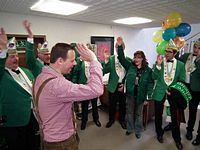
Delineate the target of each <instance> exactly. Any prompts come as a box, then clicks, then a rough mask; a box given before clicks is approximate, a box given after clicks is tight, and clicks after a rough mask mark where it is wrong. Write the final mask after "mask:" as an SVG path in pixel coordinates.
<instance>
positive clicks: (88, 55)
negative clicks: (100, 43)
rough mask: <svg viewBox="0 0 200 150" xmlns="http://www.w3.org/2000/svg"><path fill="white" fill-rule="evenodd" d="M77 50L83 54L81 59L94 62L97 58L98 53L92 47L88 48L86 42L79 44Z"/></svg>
mask: <svg viewBox="0 0 200 150" xmlns="http://www.w3.org/2000/svg"><path fill="white" fill-rule="evenodd" d="M77 50H78V52H79V54H80V56H81V59H82V60H84V61H88V62H92V61H93V60H97V57H96V55H95V54H94V52H92V51H91V50H90V49H88V48H87V46H86V45H84V44H77Z"/></svg>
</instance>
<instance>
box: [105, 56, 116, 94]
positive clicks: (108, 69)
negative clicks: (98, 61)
mask: <svg viewBox="0 0 200 150" xmlns="http://www.w3.org/2000/svg"><path fill="white" fill-rule="evenodd" d="M102 67H103V74H107V73H110V75H109V79H108V86H107V89H108V91H109V92H111V93H114V92H115V90H116V89H117V86H118V80H119V76H118V75H117V72H116V68H115V55H112V56H111V57H110V58H109V61H108V63H105V62H103V63H102Z"/></svg>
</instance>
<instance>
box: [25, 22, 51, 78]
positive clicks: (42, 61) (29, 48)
mask: <svg viewBox="0 0 200 150" xmlns="http://www.w3.org/2000/svg"><path fill="white" fill-rule="evenodd" d="M23 25H24V28H25V29H26V32H27V33H28V38H27V42H26V53H25V55H26V64H27V65H28V67H29V69H30V70H31V71H32V73H33V75H34V77H35V78H36V77H37V76H38V75H39V74H40V73H41V71H42V68H43V67H44V66H45V65H49V63H50V51H49V49H48V43H47V41H45V42H44V43H43V44H40V43H39V44H38V47H37V50H38V58H36V55H35V51H34V44H33V42H34V41H33V32H32V30H31V24H30V22H28V21H27V20H25V21H24V22H23Z"/></svg>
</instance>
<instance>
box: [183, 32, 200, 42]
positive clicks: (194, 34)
mask: <svg viewBox="0 0 200 150" xmlns="http://www.w3.org/2000/svg"><path fill="white" fill-rule="evenodd" d="M198 34H200V32H198V33H196V34H194V35H193V36H191V37H189V38H188V39H186V40H185V41H188V40H190V39H192V38H193V37H195V36H197V35H198Z"/></svg>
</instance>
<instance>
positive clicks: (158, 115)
mask: <svg viewBox="0 0 200 150" xmlns="http://www.w3.org/2000/svg"><path fill="white" fill-rule="evenodd" d="M165 99H166V98H165V96H164V98H163V99H162V100H161V101H156V100H155V101H154V106H155V107H154V108H155V128H156V133H157V136H163V134H164V130H163V129H162V120H163V117H162V116H163V108H164V102H165Z"/></svg>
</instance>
